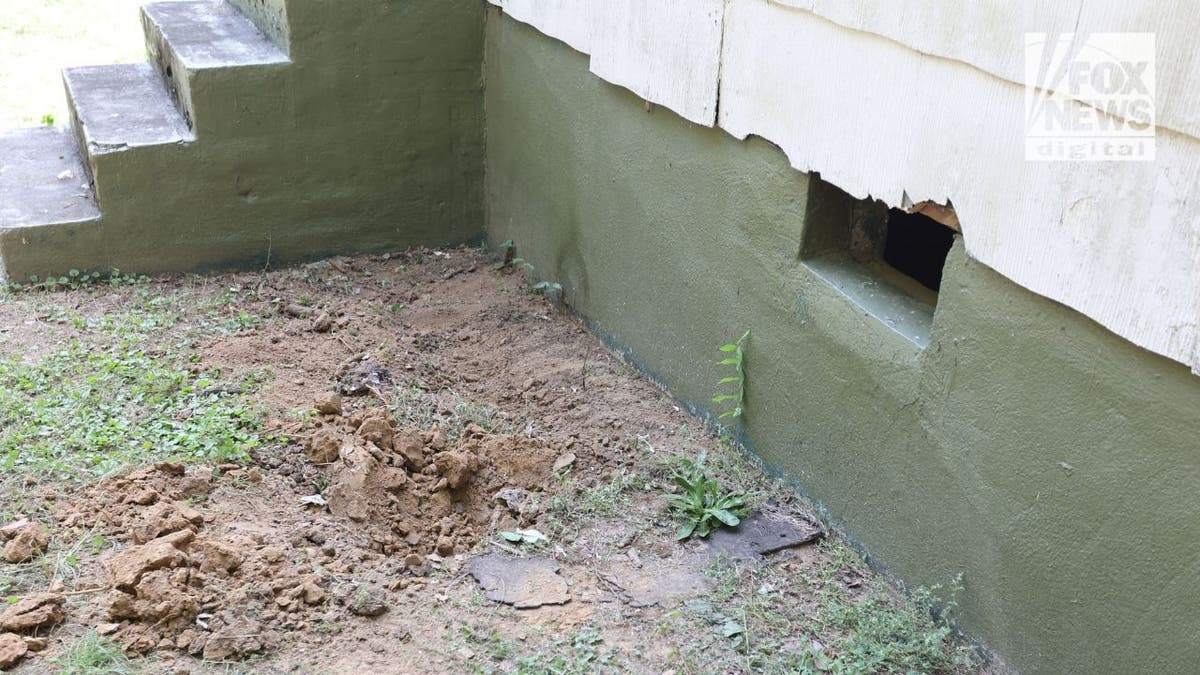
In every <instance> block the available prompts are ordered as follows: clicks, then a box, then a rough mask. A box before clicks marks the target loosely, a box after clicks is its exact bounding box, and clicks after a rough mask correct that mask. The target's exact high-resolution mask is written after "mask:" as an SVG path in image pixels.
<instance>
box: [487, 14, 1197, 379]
mask: <svg viewBox="0 0 1200 675" xmlns="http://www.w3.org/2000/svg"><path fill="white" fill-rule="evenodd" d="M492 1H493V2H496V3H498V4H501V5H502V6H504V7H505V9H506V11H509V12H510V13H511V14H512V15H513V16H514V17H515V18H519V19H520V18H521V14H522V13H523V15H524V16H528V17H532V18H531V19H530V20H529V21H530V23H533V25H535V26H536V27H538V28H539V30H542V31H543V32H545V33H547V34H549V35H553V36H555V37H560V39H563V40H564V41H567V42H568V44H571V45H572V46H575V47H577V48H580V49H581V50H582V51H584V52H585V53H590V54H591V55H592V66H591V67H592V70H593V72H595V73H596V74H598V75H599V76H601V77H603V78H605V79H606V80H609V81H611V82H614V83H616V84H621V85H623V86H626V87H628V88H630V89H631V90H633V91H634V92H636V93H637V94H638V95H640V96H642V97H644V98H646V99H647V100H649V101H652V102H654V103H657V104H660V105H664V106H666V107H668V108H670V109H672V110H674V111H676V112H678V113H679V114H680V115H682V116H683V117H685V118H687V119H690V120H692V121H696V122H699V123H703V124H712V121H713V117H714V113H715V118H716V119H715V121H716V123H717V124H718V125H719V126H720V127H722V128H723V129H725V130H726V131H728V132H729V133H731V134H733V135H734V136H737V137H739V138H744V137H745V136H747V135H748V134H756V135H759V136H762V137H764V138H766V139H768V140H770V141H772V142H774V143H776V144H777V145H779V146H780V147H781V148H782V149H783V151H784V152H785V153H786V154H787V156H788V158H789V160H790V161H791V163H792V165H793V166H795V167H796V168H797V169H800V170H803V171H819V172H821V175H822V177H823V178H824V179H826V180H829V181H830V182H832V183H834V184H835V185H837V186H838V187H840V188H842V189H843V190H846V191H847V192H849V193H850V194H852V195H855V196H857V197H866V196H868V195H870V196H872V197H874V198H877V199H882V200H884V201H885V202H887V203H888V204H891V205H898V204H899V202H900V200H901V195H902V194H904V192H907V193H908V195H909V196H911V197H912V199H913V200H914V201H921V200H923V199H932V200H935V201H939V202H944V201H945V200H946V199H947V198H950V199H953V201H954V205H955V207H956V209H957V211H958V216H959V219H960V221H961V222H962V227H963V236H964V240H965V244H966V247H967V250H968V252H969V253H970V254H971V255H972V256H974V257H975V258H977V259H978V260H980V261H982V262H983V263H985V264H987V265H988V266H990V267H992V268H993V269H995V270H997V271H998V272H1000V273H1001V274H1004V275H1005V276H1007V277H1009V278H1010V279H1012V280H1013V281H1015V282H1016V283H1018V284H1021V285H1022V286H1025V287H1026V288H1029V289H1030V290H1033V291H1035V292H1037V293H1040V294H1042V295H1045V296H1046V297H1049V298H1051V299H1054V300H1057V301H1059V302H1062V303H1064V304H1066V305H1068V306H1070V307H1072V308H1074V309H1076V310H1078V311H1080V312H1082V313H1084V314H1086V315H1087V316H1089V317H1091V318H1093V319H1095V320H1096V321H1098V322H1099V323H1101V324H1102V325H1104V326H1106V327H1107V328H1109V329H1110V330H1112V331H1114V332H1116V333H1117V334H1119V335H1121V336H1123V337H1125V338H1127V339H1129V340H1131V341H1132V342H1134V343H1136V344H1138V345H1140V346H1142V347H1144V348H1146V349H1149V350H1152V351H1154V352H1157V353H1160V354H1163V355H1165V356H1168V357H1170V358H1172V359H1175V360H1177V361H1180V362H1183V363H1187V364H1190V365H1191V366H1192V368H1193V370H1194V371H1196V372H1198V373H1200V339H1198V333H1200V328H1198V325H1200V140H1198V138H1197V136H1198V135H1200V56H1197V52H1200V50H1194V49H1192V48H1191V47H1190V42H1189V41H1188V40H1187V36H1190V35H1194V34H1196V33H1197V32H1198V30H1200V12H1197V11H1195V10H1193V9H1192V6H1191V5H1190V4H1188V2H1189V0H1172V1H1171V2H1169V3H1168V4H1166V5H1162V6H1160V5H1157V4H1154V3H1150V2H1149V0H1140V1H1139V0H1128V1H1125V2H1118V1H1117V0H1082V1H1081V2H1073V3H1070V4H1066V3H1057V2H1050V1H1049V0H1047V1H1046V2H1040V3H1009V2H999V1H998V0H992V1H989V2H980V3H973V4H968V5H965V6H964V5H963V4H962V3H958V2H950V1H949V0H903V1H896V2H887V1H884V0H838V1H836V2H835V1H834V0H692V1H691V2H687V1H683V0H609V1H607V2H605V1H604V0H576V1H575V2H562V1H561V0H541V1H540V2H539V1H538V0H492ZM1151 5H1153V6H1151ZM531 7H539V8H540V9H538V10H537V11H533V10H531V9H530V8H531ZM572 16H573V17H574V18H573V19H572V18H569V17H572ZM589 17H590V18H589ZM522 20H524V19H522ZM535 22H537V23H535ZM1077 27H1078V28H1077ZM1075 30H1078V31H1085V30H1094V31H1102V32H1113V31H1136V32H1154V33H1156V40H1157V43H1158V59H1157V64H1156V65H1157V69H1158V74H1157V79H1158V85H1157V89H1158V93H1159V99H1158V101H1157V106H1156V107H1157V110H1156V113H1157V116H1158V119H1157V124H1158V128H1157V143H1156V146H1157V159H1156V160H1155V161H1153V162H1112V163H1108V162H1027V161H1025V159H1024V143H1025V135H1024V134H1025V130H1024V117H1023V116H1024V82H1023V79H1024V33H1025V32H1056V31H1061V32H1071V31H1075ZM579 31H585V32H586V33H587V36H586V37H580V35H579ZM564 35H574V37H572V38H571V40H573V41H571V40H568V39H567V38H566V37H563V36H564ZM580 45H585V46H586V47H581V46H580ZM718 100H719V102H720V105H719V107H718V105H717V103H718ZM1081 105H1082V104H1081ZM718 109H719V112H716V111H718Z"/></svg>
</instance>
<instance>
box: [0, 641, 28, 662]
mask: <svg viewBox="0 0 1200 675" xmlns="http://www.w3.org/2000/svg"><path fill="white" fill-rule="evenodd" d="M28 652H29V647H28V646H26V644H25V641H24V640H22V639H21V636H20V635H17V634H15V633H3V634H0V670H6V669H8V668H12V667H13V666H15V665H17V664H18V663H20V661H21V659H23V658H25V654H27V653H28Z"/></svg>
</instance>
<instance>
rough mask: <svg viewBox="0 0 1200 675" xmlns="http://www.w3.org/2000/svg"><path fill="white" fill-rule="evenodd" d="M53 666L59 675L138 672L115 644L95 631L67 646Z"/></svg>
mask: <svg viewBox="0 0 1200 675" xmlns="http://www.w3.org/2000/svg"><path fill="white" fill-rule="evenodd" d="M54 665H55V667H56V668H57V670H56V671H55V672H57V673H59V674H60V675H125V674H126V673H136V672H139V670H140V669H139V668H136V667H135V666H134V664H133V662H132V661H130V660H129V659H128V658H126V656H125V655H124V654H122V653H121V648H120V647H119V646H118V645H117V644H116V643H114V642H112V641H111V640H108V639H107V638H104V637H101V636H100V635H99V634H97V633H96V632H95V631H89V632H87V633H85V634H84V635H83V637H80V638H79V639H78V640H76V641H75V642H72V643H71V644H69V645H68V646H67V648H66V649H64V650H63V653H62V655H61V656H59V657H58V658H57V659H56V660H55V661H54Z"/></svg>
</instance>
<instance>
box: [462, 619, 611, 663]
mask: <svg viewBox="0 0 1200 675" xmlns="http://www.w3.org/2000/svg"><path fill="white" fill-rule="evenodd" d="M460 634H461V636H462V637H463V638H465V639H466V640H467V642H468V643H470V644H472V645H474V646H475V647H482V648H483V649H484V651H485V653H486V654H487V657H488V659H489V661H490V662H489V663H485V664H483V665H480V666H477V667H476V668H475V672H476V673H479V674H481V675H493V674H494V673H520V674H521V675H586V674H587V673H596V672H620V671H621V668H620V667H619V665H618V663H617V659H616V656H617V654H616V650H614V649H609V648H607V647H606V646H605V645H604V639H603V637H602V636H601V634H600V631H598V630H596V629H594V628H581V629H579V630H577V631H575V632H574V633H571V634H570V635H564V636H561V637H558V638H556V639H555V640H553V641H552V642H551V643H550V644H549V645H546V646H543V647H542V648H540V649H537V651H535V652H533V653H526V654H522V653H521V652H522V649H521V647H520V646H518V645H517V643H515V642H512V641H511V640H507V639H505V638H504V637H503V636H501V635H500V634H499V633H498V632H497V631H495V630H490V631H481V630H477V629H472V628H470V627H468V626H463V627H462V628H461V629H460Z"/></svg>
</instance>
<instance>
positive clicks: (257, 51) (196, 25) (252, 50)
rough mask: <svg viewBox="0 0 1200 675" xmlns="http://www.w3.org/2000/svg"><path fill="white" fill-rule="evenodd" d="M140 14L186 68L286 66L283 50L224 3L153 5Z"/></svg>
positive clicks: (200, 1)
mask: <svg viewBox="0 0 1200 675" xmlns="http://www.w3.org/2000/svg"><path fill="white" fill-rule="evenodd" d="M142 13H143V15H144V16H145V20H146V21H149V22H150V23H151V24H153V27H154V29H156V30H157V31H158V32H159V33H160V34H161V35H162V37H163V39H164V40H165V41H166V43H167V44H168V45H170V48H171V50H172V51H173V52H174V53H175V56H176V57H177V58H178V59H179V60H180V62H182V63H183V64H184V65H185V66H187V67H188V68H224V67H233V66H248V65H258V64H268V63H287V62H288V56H287V54H285V53H284V52H283V50H281V49H280V48H279V47H277V46H276V45H275V43H273V42H271V40H270V39H268V38H267V36H266V35H264V34H263V33H262V31H260V30H259V29H258V27H257V26H255V25H254V23H253V22H251V21H250V19H248V18H246V16H245V15H244V14H242V13H241V12H239V11H238V10H237V8H236V7H234V6H232V5H230V4H229V3H227V2H224V1H223V0H187V1H186V2H153V3H150V4H148V5H145V6H144V7H143V8H142Z"/></svg>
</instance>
